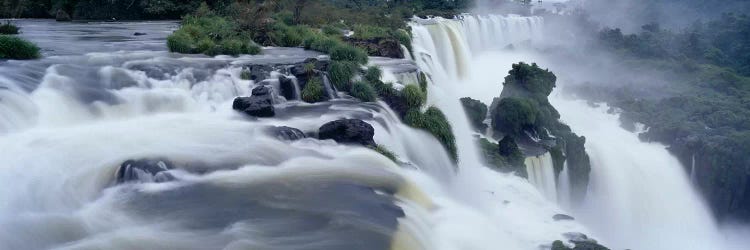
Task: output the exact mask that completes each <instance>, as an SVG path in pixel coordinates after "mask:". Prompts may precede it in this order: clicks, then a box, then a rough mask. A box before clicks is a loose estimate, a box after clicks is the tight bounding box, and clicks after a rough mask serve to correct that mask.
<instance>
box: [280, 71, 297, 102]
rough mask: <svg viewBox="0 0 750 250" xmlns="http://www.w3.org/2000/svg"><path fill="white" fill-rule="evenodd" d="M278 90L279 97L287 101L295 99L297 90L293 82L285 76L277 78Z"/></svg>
mask: <svg viewBox="0 0 750 250" xmlns="http://www.w3.org/2000/svg"><path fill="white" fill-rule="evenodd" d="M279 88H280V89H281V95H282V96H284V98H286V99H287V100H294V99H297V94H298V93H297V88H296V87H295V86H294V80H293V79H292V78H288V77H285V76H279Z"/></svg>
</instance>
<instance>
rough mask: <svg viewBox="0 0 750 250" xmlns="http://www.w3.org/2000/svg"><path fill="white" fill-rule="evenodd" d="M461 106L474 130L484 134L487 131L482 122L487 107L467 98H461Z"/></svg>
mask: <svg viewBox="0 0 750 250" xmlns="http://www.w3.org/2000/svg"><path fill="white" fill-rule="evenodd" d="M461 105H463V107H464V111H466V116H468V118H469V122H470V123H471V126H472V127H473V128H474V130H476V131H477V132H480V133H484V131H486V130H487V124H484V120H485V118H487V105H485V104H484V103H482V102H481V101H479V100H474V99H471V98H469V97H464V98H461Z"/></svg>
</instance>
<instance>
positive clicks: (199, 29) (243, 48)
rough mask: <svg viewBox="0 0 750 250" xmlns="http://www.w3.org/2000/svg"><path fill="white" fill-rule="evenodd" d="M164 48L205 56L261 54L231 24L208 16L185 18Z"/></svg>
mask: <svg viewBox="0 0 750 250" xmlns="http://www.w3.org/2000/svg"><path fill="white" fill-rule="evenodd" d="M204 8H207V7H205V6H204ZM167 47H168V48H169V50H170V51H172V52H178V53H202V54H206V55H219V54H226V55H239V54H258V53H260V47H259V46H258V45H256V44H255V43H254V42H252V41H251V40H249V39H248V36H247V35H246V34H243V33H242V32H240V31H239V30H238V29H237V26H236V25H235V24H234V23H233V22H231V21H229V20H227V19H226V18H224V17H220V16H216V15H214V14H211V13H210V12H209V13H208V14H204V15H194V16H187V17H185V18H184V19H183V23H182V26H181V27H180V29H178V30H177V31H175V32H174V33H173V34H171V35H169V37H167Z"/></svg>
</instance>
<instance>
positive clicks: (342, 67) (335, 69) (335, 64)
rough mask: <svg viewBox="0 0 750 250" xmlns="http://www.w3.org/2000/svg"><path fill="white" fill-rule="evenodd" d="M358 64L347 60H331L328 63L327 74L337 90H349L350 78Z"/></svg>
mask: <svg viewBox="0 0 750 250" xmlns="http://www.w3.org/2000/svg"><path fill="white" fill-rule="evenodd" d="M358 67H359V65H358V64H357V63H354V62H349V61H332V62H331V64H330V65H328V76H329V77H330V80H331V83H333V85H334V86H336V89H338V90H339V91H349V89H350V88H351V80H352V78H353V77H354V74H355V73H356V71H357V68H358Z"/></svg>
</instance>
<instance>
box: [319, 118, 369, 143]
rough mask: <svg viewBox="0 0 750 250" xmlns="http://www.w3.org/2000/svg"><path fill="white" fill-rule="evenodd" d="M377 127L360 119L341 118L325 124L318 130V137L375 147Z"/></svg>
mask: <svg viewBox="0 0 750 250" xmlns="http://www.w3.org/2000/svg"><path fill="white" fill-rule="evenodd" d="M374 135H375V129H374V128H373V127H372V125H370V124H369V123H367V122H364V121H362V120H358V119H341V120H336V121H332V122H328V123H326V124H323V126H321V127H320V129H319V130H318V139H321V140H326V139H333V140H334V141H336V142H338V143H353V144H361V145H364V146H373V147H375V146H376V145H375V140H373V136H374Z"/></svg>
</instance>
